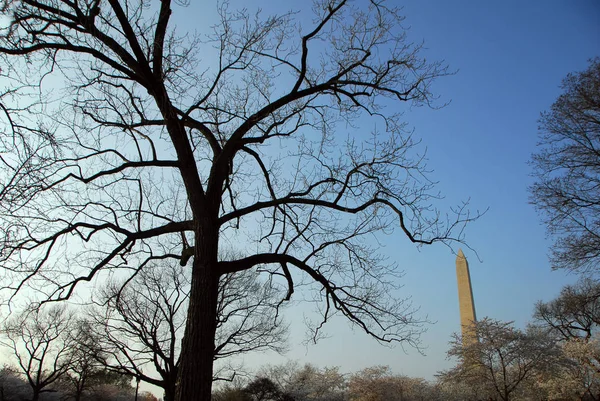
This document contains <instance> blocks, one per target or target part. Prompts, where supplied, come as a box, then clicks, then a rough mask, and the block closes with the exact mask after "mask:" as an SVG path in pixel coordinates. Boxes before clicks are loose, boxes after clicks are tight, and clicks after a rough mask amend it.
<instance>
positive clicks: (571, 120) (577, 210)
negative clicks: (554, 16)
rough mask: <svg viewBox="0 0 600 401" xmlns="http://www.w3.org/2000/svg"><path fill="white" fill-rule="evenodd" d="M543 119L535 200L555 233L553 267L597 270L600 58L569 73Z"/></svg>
mask: <svg viewBox="0 0 600 401" xmlns="http://www.w3.org/2000/svg"><path fill="white" fill-rule="evenodd" d="M562 89H563V93H562V94H561V95H560V96H559V97H558V98H557V99H556V101H555V102H554V103H553V104H552V107H551V108H550V110H549V111H547V112H544V113H542V117H541V118H540V126H539V136H540V143H539V146H540V150H539V152H538V153H536V154H534V155H533V158H532V165H533V167H534V175H535V177H536V182H535V184H534V185H533V186H532V187H531V188H530V191H531V201H532V202H533V204H534V205H535V206H536V208H537V209H538V210H539V211H540V214H541V216H542V219H543V221H544V223H545V224H546V227H547V229H548V232H549V233H550V234H551V235H553V236H555V237H556V241H555V243H554V247H553V249H552V255H551V262H552V267H553V268H561V269H569V270H579V271H596V270H597V269H598V265H599V264H598V262H599V261H600V205H599V203H598V198H599V196H600V185H599V184H600V156H599V153H598V152H599V149H600V58H596V59H594V60H591V62H590V65H589V67H588V68H587V69H586V70H585V71H581V72H577V73H572V74H569V75H567V77H566V78H565V79H564V80H563V83H562Z"/></svg>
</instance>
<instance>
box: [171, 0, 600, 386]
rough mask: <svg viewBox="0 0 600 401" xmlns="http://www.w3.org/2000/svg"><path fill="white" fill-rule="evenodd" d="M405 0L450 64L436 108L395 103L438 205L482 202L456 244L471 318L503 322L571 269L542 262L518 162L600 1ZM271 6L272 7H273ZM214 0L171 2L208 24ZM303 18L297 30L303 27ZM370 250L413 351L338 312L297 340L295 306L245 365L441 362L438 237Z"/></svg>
mask: <svg viewBox="0 0 600 401" xmlns="http://www.w3.org/2000/svg"><path fill="white" fill-rule="evenodd" d="M272 3H273V2H272V1H267V0H252V1H246V2H242V1H238V0H232V1H231V7H230V8H231V9H234V8H236V7H240V6H245V7H247V8H248V9H249V10H250V11H252V10H254V9H255V8H257V7H262V8H263V10H264V11H265V13H271V12H275V11H279V12H283V11H287V10H290V9H299V8H303V7H305V6H303V4H304V3H303V2H293V1H289V0H288V1H285V0H284V1H279V2H276V3H275V5H273V4H272ZM393 3H394V4H396V5H399V6H403V7H404V14H405V15H406V21H405V23H406V25H407V26H410V27H411V28H410V31H409V37H410V38H411V39H412V40H413V41H415V42H421V41H424V44H425V47H426V49H425V54H426V55H427V57H428V58H431V59H433V60H445V61H446V63H447V64H448V65H449V66H450V69H451V70H456V71H457V73H456V74H454V75H452V76H448V77H444V78H440V79H439V80H438V81H436V83H435V85H434V91H435V92H436V93H438V94H439V95H440V96H441V99H440V102H441V103H444V102H449V104H448V106H446V107H445V108H442V109H440V110H432V109H429V108H416V109H413V110H407V112H406V114H405V117H406V121H407V122H408V123H409V124H410V125H411V126H412V127H414V129H415V136H416V137H417V138H421V139H422V145H423V146H424V147H426V148H427V155H428V159H429V163H428V164H429V167H430V168H431V169H432V170H433V173H432V178H433V179H435V180H437V181H439V182H440V183H439V185H438V189H439V190H440V191H441V192H442V193H443V194H445V195H446V201H447V204H448V205H454V204H457V203H459V202H460V201H462V200H466V199H469V198H470V200H471V206H472V208H473V209H474V210H477V209H479V210H485V209H488V208H489V210H488V212H487V213H486V214H485V216H483V217H482V218H481V219H480V220H478V221H477V222H475V223H473V224H472V225H471V226H469V227H468V228H467V231H466V239H467V242H468V243H469V245H470V246H471V247H472V248H474V249H475V250H476V251H477V253H478V256H479V258H480V259H481V260H479V259H478V257H477V256H476V255H475V254H474V253H473V252H472V251H470V250H468V249H463V250H464V252H465V254H466V256H467V258H468V260H469V263H470V268H471V277H472V283H473V292H474V296H475V306H476V310H477V315H478V316H479V317H480V318H481V317H484V316H490V317H493V318H496V319H500V320H509V321H510V320H514V321H515V322H516V324H517V325H518V326H520V327H523V326H524V325H525V324H526V323H527V322H528V321H529V320H530V317H531V312H532V309H533V305H534V303H535V302H536V301H537V300H540V299H543V300H549V299H551V298H553V297H555V296H556V295H557V294H558V292H559V291H560V288H561V287H562V286H563V285H565V284H567V283H571V282H574V281H575V280H576V279H577V277H576V276H575V275H573V274H571V275H569V274H567V273H566V272H552V271H551V270H550V268H549V265H548V261H547V253H548V248H549V246H550V244H551V241H550V240H548V239H546V237H545V231H544V227H542V226H541V225H540V223H539V218H538V216H537V214H536V212H535V210H534V209H533V207H532V206H531V205H529V203H528V192H527V187H528V185H530V184H531V182H532V180H531V177H530V176H529V174H530V172H531V169H530V167H529V166H528V165H527V162H528V160H529V158H530V155H531V154H532V153H533V152H534V151H535V146H536V142H537V119H538V117H539V114H540V112H541V111H543V110H545V109H547V108H548V107H549V106H550V105H551V104H552V102H553V101H554V99H556V97H557V96H558V95H559V94H560V88H559V85H560V82H561V80H562V78H563V77H564V76H565V75H566V74H567V73H569V72H573V71H578V70H583V69H585V68H586V67H587V60H588V59H589V58H591V57H594V56H600V24H599V23H598V21H600V2H598V1H597V0H573V1H567V0H564V1H541V0H535V1H512V0H507V1H497V2H492V1H474V0H473V1H459V0H455V1H447V0H446V1H444V0H431V1H416V0H415V1H410V2H406V3H401V2H393ZM274 7H276V8H277V10H274ZM214 11H215V5H214V4H212V3H210V4H206V2H202V3H197V4H196V3H194V2H192V4H191V5H190V6H189V7H188V8H181V7H175V10H174V14H173V20H174V22H175V23H176V24H177V25H178V28H179V29H180V32H181V31H184V30H186V29H198V30H202V29H203V28H206V27H207V26H209V25H211V24H213V23H215V21H214V20H213V17H214ZM307 29H308V28H307ZM381 241H382V244H383V245H384V247H383V252H384V253H385V254H386V255H387V256H388V257H389V258H390V259H392V260H395V261H396V262H397V263H398V265H399V266H400V267H401V268H402V270H404V272H405V276H404V277H403V281H402V284H403V285H404V287H403V288H402V290H401V291H400V292H399V296H402V297H406V296H411V297H412V301H413V304H414V305H415V306H417V307H420V313H421V316H423V317H427V318H428V319H429V320H431V321H432V322H434V323H433V324H431V325H428V326H427V328H428V331H427V333H426V334H424V335H423V336H422V345H423V347H424V353H425V355H422V354H420V353H419V352H417V351H416V350H414V349H411V348H409V347H406V348H402V347H395V348H386V347H384V346H381V345H379V344H378V343H377V342H375V341H374V340H372V339H371V338H369V337H368V336H367V335H365V334H363V333H361V332H360V331H358V330H352V329H351V328H350V326H349V325H348V324H347V322H345V321H344V320H343V319H341V318H340V319H334V320H333V321H332V322H331V323H330V324H329V325H328V326H327V330H326V332H327V334H329V336H330V337H329V338H327V339H324V340H322V341H320V342H319V344H317V345H309V346H305V345H302V341H303V340H304V339H305V335H304V334H305V333H304V330H305V329H304V326H303V317H304V315H305V314H306V315H307V316H309V315H308V314H309V313H310V312H309V308H307V307H306V306H303V305H298V306H294V307H292V308H289V309H288V310H287V316H286V317H287V319H288V321H289V322H290V324H291V338H290V351H289V352H288V353H287V354H286V355H284V356H278V355H271V354H268V355H251V356H247V357H245V362H246V364H247V366H248V367H259V366H260V365H262V364H266V363H279V362H283V361H285V360H286V359H295V360H298V361H299V362H300V363H314V364H316V365H318V366H321V367H323V366H340V367H341V370H342V371H343V372H352V371H356V370H358V369H361V368H364V367H368V366H372V365H389V366H391V367H392V368H393V370H394V371H395V372H397V373H402V374H406V375H409V376H420V377H425V378H427V379H431V378H432V377H433V375H434V374H435V372H437V371H439V370H440V369H443V368H447V367H449V366H450V365H451V362H450V361H447V360H446V356H445V352H446V350H447V348H448V341H449V340H450V337H451V334H452V333H453V332H456V331H459V329H460V326H459V311H458V296H457V291H456V275H455V264H454V260H455V255H454V254H452V252H451V251H450V250H449V249H448V248H447V247H445V246H443V245H436V246H431V247H424V248H421V249H416V248H415V247H414V246H413V245H412V244H410V243H409V242H408V240H407V239H406V238H405V237H403V236H401V235H400V233H396V234H395V235H394V236H388V237H384V238H381Z"/></svg>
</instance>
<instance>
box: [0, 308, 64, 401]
mask: <svg viewBox="0 0 600 401" xmlns="http://www.w3.org/2000/svg"><path fill="white" fill-rule="evenodd" d="M73 323H74V321H73V315H72V314H71V313H70V312H69V311H67V309H66V308H65V307H63V306H54V307H52V308H51V309H49V310H47V311H45V310H40V309H38V310H35V311H25V312H23V313H22V314H20V315H19V316H15V317H13V318H12V319H10V320H8V321H7V322H6V323H5V325H4V327H3V330H2V335H3V338H2V340H1V341H2V344H3V345H4V346H6V347H7V348H9V349H10V351H11V352H12V353H13V354H14V356H15V357H16V361H17V364H18V367H19V369H20V370H21V371H22V372H23V374H24V375H25V378H26V380H27V382H28V383H29V386H30V387H31V390H32V398H31V400H32V401H38V400H39V399H40V395H41V394H42V393H47V392H55V391H56V389H55V388H53V385H55V384H56V383H57V381H58V380H59V379H61V378H63V376H64V375H66V374H67V372H68V370H69V368H70V366H71V362H72V361H71V358H70V357H71V354H70V352H69V351H70V349H71V345H72V344H71V342H70V341H69V335H68V334H69V330H71V329H72V328H73Z"/></svg>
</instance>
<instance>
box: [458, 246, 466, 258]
mask: <svg viewBox="0 0 600 401" xmlns="http://www.w3.org/2000/svg"><path fill="white" fill-rule="evenodd" d="M456 257H457V258H464V257H465V254H464V253H463V251H462V249H460V248H458V253H457V254H456Z"/></svg>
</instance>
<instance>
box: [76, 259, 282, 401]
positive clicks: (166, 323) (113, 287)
mask: <svg viewBox="0 0 600 401" xmlns="http://www.w3.org/2000/svg"><path fill="white" fill-rule="evenodd" d="M189 277H190V275H189V269H187V268H185V267H182V266H180V265H179V264H173V263H172V264H168V263H163V264H161V265H156V266H147V267H146V268H145V269H144V270H142V271H140V273H139V274H138V275H136V277H135V278H133V279H132V280H130V281H129V282H127V283H126V284H123V283H121V282H112V283H110V284H109V285H108V286H107V287H105V288H104V289H103V290H102V291H100V293H99V294H98V296H97V299H96V301H95V302H96V304H97V306H96V307H95V308H92V309H90V311H89V313H88V315H89V318H88V319H91V320H88V322H87V326H88V327H89V330H90V331H91V332H93V333H94V334H93V336H94V338H95V339H96V340H95V341H94V342H93V343H92V344H91V346H92V347H91V351H92V352H93V351H94V348H95V347H98V346H99V347H100V349H101V350H102V355H101V356H100V358H98V359H97V360H98V361H100V362H101V363H102V364H103V365H104V366H105V367H106V368H108V369H110V370H112V371H114V372H118V373H122V374H125V375H128V376H129V377H135V378H137V379H139V380H141V381H144V382H147V383H150V384H153V385H155V386H158V387H161V388H163V389H164V400H165V401H172V400H173V399H174V397H175V386H176V381H177V374H178V371H177V370H178V366H179V359H180V355H181V354H180V344H181V338H182V337H183V327H184V326H185V319H186V312H187V305H188V296H189V289H190V283H189ZM280 300H281V294H280V291H278V290H277V288H275V287H273V283H270V282H261V281H260V279H259V274H258V273H257V272H255V271H250V270H248V271H243V272H238V273H232V274H226V275H223V276H222V277H221V280H220V287H219V302H218V313H217V329H216V338H215V348H214V356H213V357H214V359H215V360H220V359H225V358H227V357H230V356H233V355H236V354H241V353H246V352H250V351H255V350H267V349H268V350H275V351H282V350H283V348H284V343H285V340H286V334H287V333H286V329H287V326H286V325H284V324H283V322H282V319H281V315H280V314H279V302H280ZM153 371H156V373H157V375H156V374H154V373H152V372H153ZM215 373H217V372H215ZM223 374H227V375H229V373H228V372H223ZM220 378H221V377H220V376H215V379H216V380H218V379H220ZM225 378H227V379H230V378H231V377H229V376H227V377H225Z"/></svg>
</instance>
